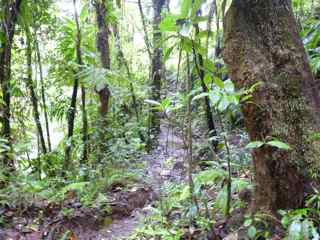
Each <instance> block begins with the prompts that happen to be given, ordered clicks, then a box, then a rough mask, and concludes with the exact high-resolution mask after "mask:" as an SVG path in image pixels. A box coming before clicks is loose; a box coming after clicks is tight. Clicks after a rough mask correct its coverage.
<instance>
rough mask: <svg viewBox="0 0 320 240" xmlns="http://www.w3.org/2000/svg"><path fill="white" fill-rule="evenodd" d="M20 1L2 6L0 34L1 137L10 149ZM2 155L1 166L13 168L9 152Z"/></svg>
mask: <svg viewBox="0 0 320 240" xmlns="http://www.w3.org/2000/svg"><path fill="white" fill-rule="evenodd" d="M21 3H22V0H16V1H15V2H12V3H11V4H9V3H6V4H4V6H3V10H4V20H3V22H2V24H1V25H2V28H1V32H2V33H3V34H4V35H3V36H4V38H5V39H3V40H1V46H0V84H1V89H2V101H3V103H1V105H2V106H1V108H2V109H3V112H2V115H3V116H2V117H1V121H2V130H1V136H2V137H3V138H4V139H6V140H7V142H8V144H9V147H10V149H11V126H10V115H11V114H10V102H11V93H10V91H11V84H10V77H11V48H12V43H13V36H14V32H15V25H16V21H17V18H18V15H19V12H20V6H21ZM2 154H3V164H4V165H5V166H8V167H9V168H14V166H13V165H14V163H13V159H12V157H11V154H10V150H9V151H5V152H3V153H2Z"/></svg>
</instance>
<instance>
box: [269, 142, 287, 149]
mask: <svg viewBox="0 0 320 240" xmlns="http://www.w3.org/2000/svg"><path fill="white" fill-rule="evenodd" d="M266 144H267V145H269V146H272V147H276V148H279V149H283V150H290V149H291V147H290V146H289V145H288V144H286V143H284V142H281V141H278V140H273V141H269V142H267V143H266Z"/></svg>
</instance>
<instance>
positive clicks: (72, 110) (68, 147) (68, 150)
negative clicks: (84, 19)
mask: <svg viewBox="0 0 320 240" xmlns="http://www.w3.org/2000/svg"><path fill="white" fill-rule="evenodd" d="M73 5H74V18H75V22H76V25H77V30H78V25H79V23H78V14H77V11H76V0H73ZM80 46H81V38H80V35H79V31H77V39H76V53H77V61H78V60H79V59H78V56H79V54H80V56H81V52H79V50H80ZM78 64H79V63H78ZM78 87H79V74H77V73H76V74H75V80H74V84H73V91H72V96H71V103H70V107H69V110H68V116H67V118H68V135H67V137H68V138H67V144H66V148H65V160H64V170H65V171H68V170H69V169H70V163H71V155H72V147H73V139H72V138H73V131H74V120H75V117H76V112H77V95H78ZM63 174H65V172H64V173H63Z"/></svg>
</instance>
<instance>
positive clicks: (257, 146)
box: [246, 141, 264, 149]
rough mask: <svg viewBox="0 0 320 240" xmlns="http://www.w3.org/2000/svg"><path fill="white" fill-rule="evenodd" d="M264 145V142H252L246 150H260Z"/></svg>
mask: <svg viewBox="0 0 320 240" xmlns="http://www.w3.org/2000/svg"><path fill="white" fill-rule="evenodd" d="M263 145H264V142H261V141H253V142H250V143H249V144H247V146H246V149H254V148H260V147H262V146H263Z"/></svg>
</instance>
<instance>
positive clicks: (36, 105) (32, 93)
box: [26, 26, 47, 171]
mask: <svg viewBox="0 0 320 240" xmlns="http://www.w3.org/2000/svg"><path fill="white" fill-rule="evenodd" d="M26 39H27V41H26V43H27V49H26V56H27V78H26V85H27V88H28V90H29V92H30V100H31V103H32V108H33V117H34V121H35V124H36V127H37V132H38V136H39V143H40V146H41V152H42V153H43V154H46V153H47V147H46V143H45V140H44V133H43V130H42V126H41V120H40V113H39V101H38V96H37V93H36V89H35V83H34V81H33V80H32V36H31V33H30V29H29V27H28V26H27V27H26ZM39 167H40V166H39ZM39 171H41V169H39Z"/></svg>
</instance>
